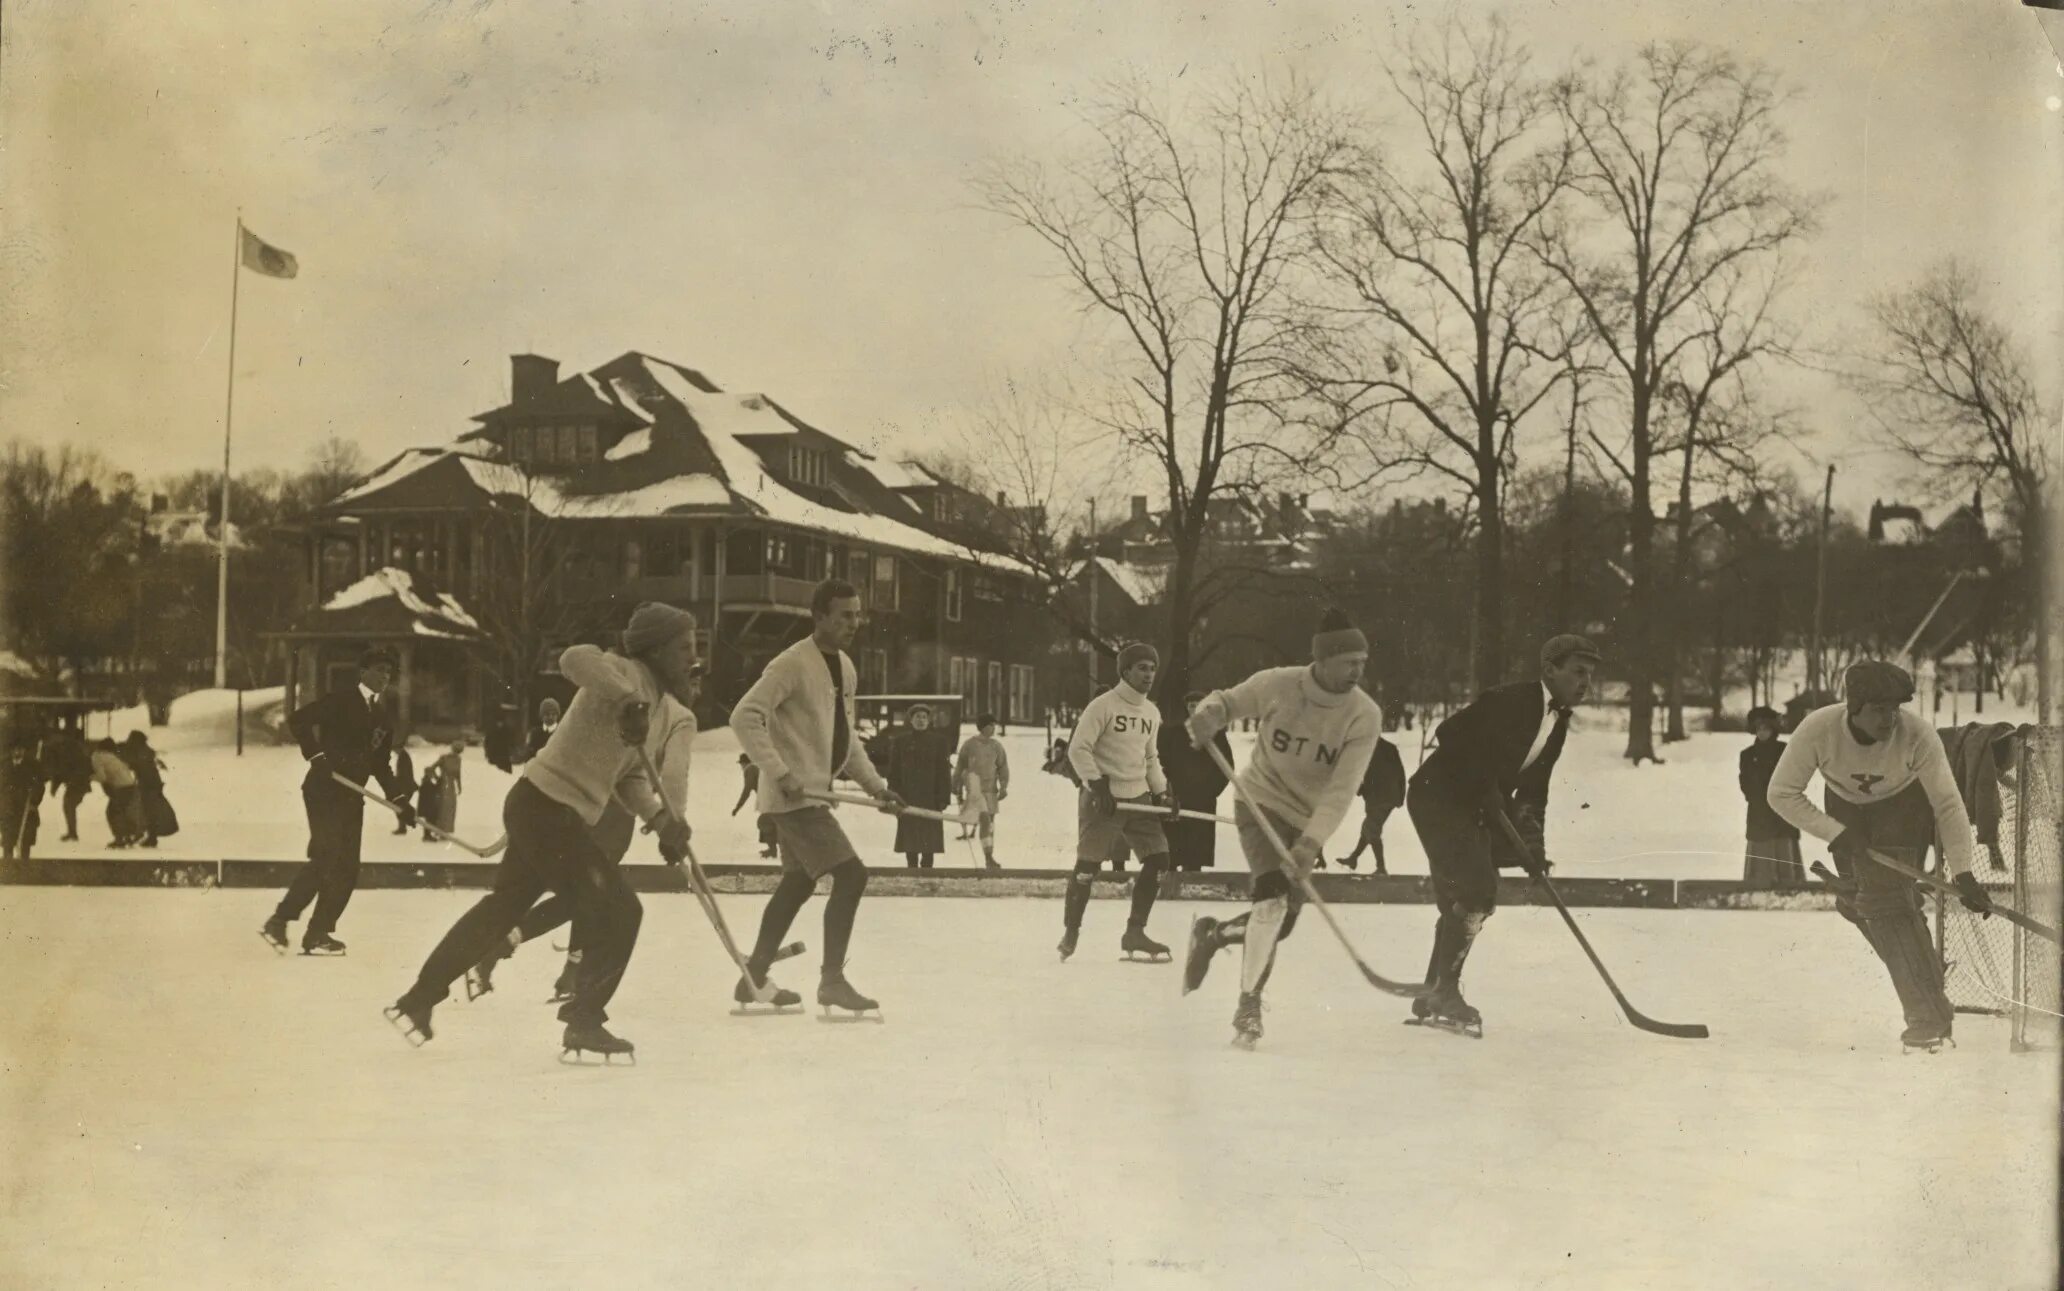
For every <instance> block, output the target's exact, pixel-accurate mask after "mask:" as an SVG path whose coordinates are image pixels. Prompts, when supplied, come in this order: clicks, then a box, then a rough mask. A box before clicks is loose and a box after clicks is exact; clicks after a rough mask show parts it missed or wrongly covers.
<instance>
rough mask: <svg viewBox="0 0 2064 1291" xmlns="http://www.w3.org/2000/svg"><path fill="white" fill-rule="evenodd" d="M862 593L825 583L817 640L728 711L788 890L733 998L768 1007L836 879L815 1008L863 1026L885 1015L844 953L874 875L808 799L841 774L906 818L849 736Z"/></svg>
mask: <svg viewBox="0 0 2064 1291" xmlns="http://www.w3.org/2000/svg"><path fill="white" fill-rule="evenodd" d="M861 615H862V611H861V607H860V592H859V589H857V588H855V587H854V586H853V585H852V584H851V583H848V582H845V581H843V580H841V579H836V578H834V579H826V580H825V581H824V582H822V583H819V584H818V585H817V589H816V590H815V591H814V592H812V593H811V595H810V620H811V625H810V635H809V636H808V637H806V638H804V639H803V640H801V641H798V642H796V643H795V644H794V645H792V646H790V647H789V648H788V649H786V650H784V651H782V652H781V653H780V654H778V655H776V656H774V658H773V660H772V661H770V662H769V663H768V664H767V667H766V669H765V671H763V672H761V674H760V679H759V680H758V681H756V682H754V683H753V685H752V689H750V690H748V691H746V692H745V697H744V698H742V699H740V700H739V701H738V706H737V707H736V708H734V709H732V710H731V729H732V730H734V731H736V732H738V746H739V747H740V748H741V749H743V750H745V752H746V755H747V756H749V757H750V758H752V760H753V764H754V765H755V766H757V767H759V769H760V790H759V793H760V800H759V810H760V813H761V814H762V815H763V816H771V817H772V818H773V821H774V836H775V839H776V841H777V843H778V845H779V847H780V849H781V870H782V874H781V882H780V883H779V884H778V885H777V886H776V887H775V889H774V894H773V895H772V896H770V897H768V898H767V905H766V909H765V910H764V911H762V912H761V915H760V935H759V940H758V941H757V942H755V943H754V945H753V950H752V954H751V955H749V956H748V957H747V958H746V964H745V975H744V976H743V977H741V978H739V981H738V986H737V989H736V990H734V991H733V992H732V998H733V999H735V1000H736V1001H737V1002H738V1003H739V1004H741V1005H742V1004H745V1003H747V1002H749V1001H751V1000H754V999H756V998H765V997H766V991H767V986H768V982H767V970H768V969H769V968H770V967H772V966H773V963H774V961H775V958H776V957H777V956H778V955H779V954H780V949H779V948H780V946H781V940H782V938H783V937H785V936H787V935H788V928H789V925H790V924H791V923H794V922H795V917H796V915H798V914H800V913H801V912H802V908H803V903H804V902H806V901H808V900H809V899H810V894H811V893H812V892H814V891H815V890H816V887H817V880H818V879H821V878H823V877H824V876H825V875H827V874H829V875H831V899H830V900H829V901H827V902H826V903H825V906H824V964H823V968H822V971H821V976H820V977H819V978H818V982H817V1003H819V1004H820V1005H822V1006H823V1007H824V1013H825V1016H826V1017H827V1018H829V1017H831V1011H832V1010H833V1009H847V1010H850V1011H851V1012H852V1013H853V1014H855V1015H856V1016H858V1015H860V1014H863V1013H865V1012H866V1011H867V1010H869V1009H874V1010H876V1013H875V1016H876V1017H877V1018H879V1017H880V1012H879V1009H880V1006H879V1005H878V1004H876V1003H875V1001H873V1000H871V999H869V998H867V997H866V996H865V995H862V994H861V993H860V992H859V991H856V990H854V989H853V985H852V983H850V982H848V981H847V980H846V971H845V969H846V948H847V946H848V945H849V944H850V943H851V941H852V938H853V920H854V917H855V916H856V915H857V914H858V913H859V910H860V895H861V893H863V892H865V891H866V890H867V867H866V866H865V865H862V864H861V863H860V856H859V853H857V852H855V851H854V850H853V845H852V844H851V843H850V842H848V841H846V835H845V831H844V830H842V829H840V828H839V823H838V821H836V820H834V819H833V818H832V815H831V808H830V807H829V806H826V805H825V804H824V803H821V802H815V801H812V800H811V798H810V796H809V795H810V794H812V793H817V794H827V793H829V792H830V791H831V782H832V777H833V775H834V774H835V773H839V774H846V775H851V776H852V777H853V778H854V779H856V780H858V781H859V782H860V785H861V787H862V788H863V789H865V790H866V791H867V792H868V794H869V796H871V797H873V798H874V799H875V800H876V801H877V802H878V803H879V804H880V809H881V810H882V811H883V812H886V813H888V814H891V815H893V814H895V813H896V812H899V811H902V810H903V809H904V806H905V804H904V802H903V800H902V799H901V798H899V797H897V796H896V794H895V793H894V792H893V791H892V790H891V789H890V788H889V784H888V781H886V780H884V779H883V778H882V775H881V772H879V771H877V770H875V769H874V763H873V762H872V761H870V760H869V759H868V757H867V750H866V748H865V747H864V746H863V745H862V744H861V742H860V741H859V740H856V739H854V738H853V688H854V686H855V685H857V684H858V681H859V674H858V672H857V671H855V669H854V667H853V661H852V660H851V659H849V658H847V657H846V647H847V646H849V645H851V644H852V643H853V635H854V633H856V632H858V631H859V630H860V620H861ZM801 998H802V997H801V996H799V995H797V994H796V993H795V992H793V991H778V992H777V993H776V994H774V995H773V996H772V997H771V1002H772V1003H774V1004H775V1005H776V1006H785V1005H790V1004H796V1003H799V1002H800V1001H801Z"/></svg>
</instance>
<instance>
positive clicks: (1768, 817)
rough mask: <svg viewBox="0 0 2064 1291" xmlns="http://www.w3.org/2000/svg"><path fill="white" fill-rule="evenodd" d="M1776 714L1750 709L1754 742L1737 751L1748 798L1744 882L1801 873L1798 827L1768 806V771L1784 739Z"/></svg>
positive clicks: (1792, 879) (1788, 882)
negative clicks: (1781, 736) (1781, 735)
mask: <svg viewBox="0 0 2064 1291" xmlns="http://www.w3.org/2000/svg"><path fill="white" fill-rule="evenodd" d="M1779 721H1780V719H1779V717H1778V715H1777V713H1776V711H1775V710H1774V709H1769V708H1763V707H1757V708H1752V709H1750V710H1749V730H1750V731H1751V732H1753V733H1754V734H1755V737H1756V742H1755V743H1754V744H1751V745H1749V747H1747V748H1745V749H1743V750H1742V751H1741V774H1740V777H1739V782H1740V784H1741V791H1742V797H1744V798H1746V799H1747V800H1748V804H1749V818H1748V843H1747V844H1746V846H1745V848H1744V853H1743V857H1742V882H1744V883H1749V884H1754V885H1755V886H1757V887H1764V888H1769V887H1794V886H1797V885H1798V884H1799V883H1800V881H1801V880H1802V879H1803V878H1804V871H1803V870H1802V869H1801V867H1800V864H1799V860H1800V857H1799V827H1798V826H1796V825H1794V824H1792V823H1791V822H1790V821H1788V820H1786V819H1785V818H1784V817H1782V816H1780V815H1778V814H1777V812H1775V811H1773V810H1772V809H1771V806H1770V796H1769V795H1770V773H1771V772H1772V771H1775V770H1776V769H1777V760H1778V758H1779V757H1781V756H1783V754H1784V748H1785V742H1784V741H1783V740H1781V739H1779V738H1777V732H1778V723H1779Z"/></svg>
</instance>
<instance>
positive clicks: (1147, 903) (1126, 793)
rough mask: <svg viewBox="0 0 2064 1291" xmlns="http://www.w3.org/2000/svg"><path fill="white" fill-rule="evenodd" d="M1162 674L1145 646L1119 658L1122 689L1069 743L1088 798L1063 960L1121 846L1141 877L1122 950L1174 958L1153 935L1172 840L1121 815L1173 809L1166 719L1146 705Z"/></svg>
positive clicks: (1135, 817)
mask: <svg viewBox="0 0 2064 1291" xmlns="http://www.w3.org/2000/svg"><path fill="white" fill-rule="evenodd" d="M1160 666H1161V656H1160V654H1159V653H1157V652H1156V651H1155V649H1154V647H1153V646H1150V645H1148V644H1147V643H1146V642H1144V641H1135V642H1133V643H1132V644H1131V645H1128V646H1126V647H1125V648H1124V649H1122V650H1120V651H1119V652H1118V683H1117V684H1116V685H1114V686H1112V687H1111V688H1110V689H1109V690H1107V691H1105V692H1104V693H1103V694H1101V695H1098V696H1097V697H1096V698H1095V699H1092V700H1090V701H1089V706H1088V707H1087V708H1084V709H1083V710H1082V716H1081V717H1080V718H1078V719H1076V722H1075V733H1074V734H1073V735H1071V736H1069V738H1068V761H1069V763H1070V765H1072V766H1073V767H1074V768H1075V776H1076V779H1077V780H1079V781H1080V782H1081V785H1082V791H1081V793H1080V794H1078V795H1077V797H1076V808H1075V821H1076V838H1075V872H1074V874H1073V875H1072V876H1070V878H1069V880H1068V894H1067V897H1066V899H1065V900H1064V902H1063V903H1062V911H1061V923H1062V928H1061V944H1060V952H1061V958H1062V959H1063V960H1065V959H1067V958H1068V956H1070V955H1072V954H1074V953H1075V941H1076V938H1077V937H1078V936H1079V935H1080V934H1081V932H1082V913H1083V911H1084V910H1086V909H1088V908H1089V897H1090V890H1091V885H1092V884H1093V883H1095V881H1096V874H1097V870H1098V869H1099V868H1101V867H1102V865H1103V863H1104V860H1105V859H1106V858H1107V857H1109V856H1110V855H1111V851H1112V846H1113V844H1115V843H1117V842H1118V841H1119V840H1120V839H1123V840H1124V841H1126V842H1128V843H1130V844H1131V845H1132V850H1133V851H1134V852H1135V853H1136V854H1137V855H1138V856H1139V858H1140V869H1139V874H1138V875H1137V876H1136V877H1135V878H1134V879H1133V881H1132V916H1131V918H1129V919H1127V920H1126V923H1125V936H1124V937H1123V938H1122V939H1121V940H1120V941H1119V943H1118V949H1119V950H1120V951H1122V952H1123V953H1124V955H1125V957H1126V958H1127V959H1130V958H1132V957H1133V956H1134V955H1145V956H1147V958H1149V959H1152V960H1155V961H1159V960H1162V959H1165V958H1167V956H1168V947H1166V946H1164V945H1162V944H1161V943H1160V942H1158V941H1155V940H1154V939H1153V938H1152V937H1149V936H1148V935H1147V916H1148V915H1150V914H1152V913H1153V910H1154V897H1155V895H1156V892H1157V890H1158V889H1159V888H1160V886H1161V873H1162V871H1163V870H1164V869H1166V868H1167V865H1168V840H1167V838H1166V837H1165V836H1164V835H1163V834H1162V832H1161V822H1160V821H1159V820H1157V819H1155V818H1154V817H1153V816H1151V815H1146V814H1144V813H1135V812H1121V811H1119V810H1118V804H1119V803H1121V802H1131V803H1149V802H1151V803H1153V804H1155V805H1157V806H1161V807H1172V806H1173V805H1174V800H1173V799H1171V798H1170V797H1169V795H1168V780H1167V778H1166V777H1165V776H1163V775H1162V773H1161V753H1160V750H1159V748H1158V747H1157V744H1156V739H1155V735H1156V732H1158V731H1159V730H1160V729H1161V714H1160V712H1159V711H1158V710H1156V709H1155V707H1154V705H1153V703H1152V701H1150V700H1149V699H1148V698H1147V692H1148V691H1149V690H1151V689H1153V686H1154V674H1155V672H1156V671H1158V670H1159V669H1160Z"/></svg>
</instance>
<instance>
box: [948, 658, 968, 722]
mask: <svg viewBox="0 0 2064 1291" xmlns="http://www.w3.org/2000/svg"><path fill="white" fill-rule="evenodd" d="M964 662H965V660H961V659H948V660H947V661H946V693H947V694H949V695H958V694H960V693H961V692H962V691H963V690H965V689H966V687H965V685H964V684H963V683H962V680H961V671H960V666H961V664H962V663H964ZM962 716H966V714H962Z"/></svg>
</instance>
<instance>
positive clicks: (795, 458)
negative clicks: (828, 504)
mask: <svg viewBox="0 0 2064 1291" xmlns="http://www.w3.org/2000/svg"><path fill="white" fill-rule="evenodd" d="M787 474H788V478H789V479H790V480H791V481H793V482H794V483H797V484H808V485H813V486H815V487H817V488H822V487H824V485H825V484H826V483H828V482H829V480H830V478H831V472H830V467H829V466H828V465H827V464H826V462H825V458H824V450H822V449H819V448H806V447H804V446H803V445H801V444H790V445H789V446H788V471H787Z"/></svg>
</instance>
